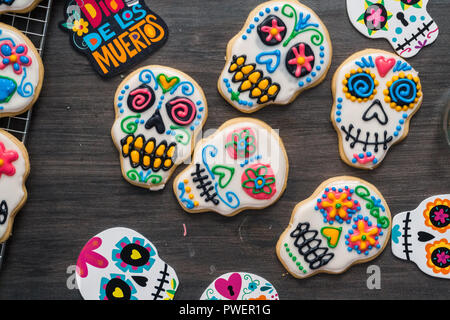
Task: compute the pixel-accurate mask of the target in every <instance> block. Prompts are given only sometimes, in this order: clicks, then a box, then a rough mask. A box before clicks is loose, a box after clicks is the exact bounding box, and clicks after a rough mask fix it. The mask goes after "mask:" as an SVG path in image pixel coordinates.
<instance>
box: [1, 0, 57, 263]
mask: <svg viewBox="0 0 450 320" xmlns="http://www.w3.org/2000/svg"><path fill="white" fill-rule="evenodd" d="M52 1H53V0H43V1H42V2H41V3H40V4H39V5H37V7H36V8H35V9H34V10H32V11H31V12H29V13H25V14H16V13H5V14H2V15H1V16H0V22H3V23H6V24H9V25H10V26H13V27H15V28H16V29H19V30H20V31H22V32H23V33H24V34H25V35H26V36H27V37H28V38H29V39H30V40H31V42H33V44H34V46H35V47H36V49H37V51H38V52H39V54H40V55H41V56H42V54H43V51H44V45H45V38H46V34H47V28H48V22H49V18H50V9H51V6H52ZM31 113H32V111H31V109H30V110H29V111H27V112H25V113H23V114H21V115H18V116H15V117H10V118H0V128H1V129H4V130H6V131H8V132H9V133H11V134H12V135H14V136H15V137H16V138H17V139H19V140H20V141H22V142H23V143H25V142H26V140H27V137H28V131H29V128H30V122H31ZM5 247H6V242H5V243H2V244H0V268H1V265H2V262H3V258H4V253H5Z"/></svg>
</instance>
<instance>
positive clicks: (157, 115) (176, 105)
mask: <svg viewBox="0 0 450 320" xmlns="http://www.w3.org/2000/svg"><path fill="white" fill-rule="evenodd" d="M115 110H116V120H115V122H114V125H113V127H112V131H111V133H112V137H113V141H114V144H115V145H116V147H117V149H118V150H119V153H120V162H121V167H122V174H123V176H124V178H125V179H126V180H127V181H128V182H130V183H132V184H134V185H136V186H139V187H143V188H148V189H150V190H160V189H162V188H164V186H165V183H166V182H167V180H168V179H169V178H170V176H171V174H172V172H173V171H174V170H175V168H176V167H177V166H178V165H179V164H180V163H182V162H183V161H185V160H186V159H188V158H189V157H190V155H191V153H192V149H193V146H194V143H195V139H196V137H197V135H198V133H199V132H200V131H201V129H202V127H203V124H204V123H205V121H206V118H207V115H208V109H207V103H206V98H205V96H204V94H203V90H202V89H201V88H200V87H199V86H198V84H197V83H196V82H195V81H194V80H193V79H192V78H191V77H189V76H188V75H186V74H184V73H182V72H180V71H178V70H175V69H171V68H168V67H162V66H147V67H143V68H141V69H139V70H137V71H135V72H134V73H132V74H131V75H130V76H128V77H127V78H126V79H125V80H124V81H123V82H122V83H121V84H120V86H119V88H118V90H117V93H116V97H115Z"/></svg>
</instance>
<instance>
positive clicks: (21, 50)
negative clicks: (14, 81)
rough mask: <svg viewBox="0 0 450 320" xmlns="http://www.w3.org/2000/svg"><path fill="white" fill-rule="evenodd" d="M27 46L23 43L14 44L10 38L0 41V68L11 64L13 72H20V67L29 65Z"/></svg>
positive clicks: (30, 61)
mask: <svg viewBox="0 0 450 320" xmlns="http://www.w3.org/2000/svg"><path fill="white" fill-rule="evenodd" d="M27 53H28V47H27V46H26V45H24V44H19V45H18V46H14V44H13V43H12V42H11V40H4V41H2V42H0V69H1V70H3V69H5V68H6V67H7V66H9V65H11V66H12V68H13V71H14V73H16V74H22V67H27V66H29V65H31V63H32V60H31V58H30V57H28V56H27Z"/></svg>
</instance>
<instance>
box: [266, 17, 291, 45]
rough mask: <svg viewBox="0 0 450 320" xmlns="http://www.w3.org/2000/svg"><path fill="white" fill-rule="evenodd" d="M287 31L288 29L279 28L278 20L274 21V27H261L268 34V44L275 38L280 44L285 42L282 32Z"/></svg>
mask: <svg viewBox="0 0 450 320" xmlns="http://www.w3.org/2000/svg"><path fill="white" fill-rule="evenodd" d="M285 29H286V27H282V26H278V21H277V20H276V19H272V26H263V27H261V31H262V32H265V33H267V34H268V35H267V38H266V41H267V42H269V41H271V40H272V39H273V38H275V40H277V41H278V42H281V40H283V37H282V36H281V32H283V31H284V30H285Z"/></svg>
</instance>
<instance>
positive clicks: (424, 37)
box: [347, 0, 439, 58]
mask: <svg viewBox="0 0 450 320" xmlns="http://www.w3.org/2000/svg"><path fill="white" fill-rule="evenodd" d="M427 4H428V0H371V1H369V0H347V12H348V16H349V18H350V21H351V23H352V24H353V26H354V27H355V28H356V29H357V30H358V31H359V32H361V33H362V34H363V35H365V36H366V37H369V38H372V39H378V38H384V39H386V40H388V41H389V43H390V44H391V46H392V47H393V48H394V50H395V52H396V53H397V54H398V55H400V56H402V57H403V58H411V57H413V56H415V55H416V54H417V53H419V51H420V50H422V49H423V48H424V47H426V46H428V45H430V44H432V43H433V42H434V41H436V38H437V36H438V34H439V28H438V26H437V25H436V23H435V22H434V20H433V19H432V18H431V16H430V14H429V13H428V12H427Z"/></svg>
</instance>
